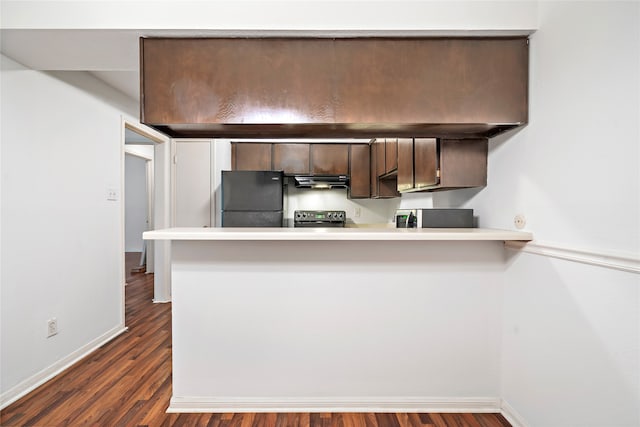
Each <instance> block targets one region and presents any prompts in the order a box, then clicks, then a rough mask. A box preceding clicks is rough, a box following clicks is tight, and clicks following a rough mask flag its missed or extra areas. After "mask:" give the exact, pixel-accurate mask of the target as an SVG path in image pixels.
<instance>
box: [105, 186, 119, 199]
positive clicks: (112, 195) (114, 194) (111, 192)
mask: <svg viewBox="0 0 640 427" xmlns="http://www.w3.org/2000/svg"><path fill="white" fill-rule="evenodd" d="M106 195H107V200H112V201H117V200H118V198H119V197H118V189H117V188H113V187H109V188H107V194H106Z"/></svg>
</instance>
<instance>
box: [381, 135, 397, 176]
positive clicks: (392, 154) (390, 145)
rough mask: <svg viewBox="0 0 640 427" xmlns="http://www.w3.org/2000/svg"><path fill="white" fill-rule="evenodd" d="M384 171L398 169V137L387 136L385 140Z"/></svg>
mask: <svg viewBox="0 0 640 427" xmlns="http://www.w3.org/2000/svg"><path fill="white" fill-rule="evenodd" d="M384 147H385V149H384V153H385V154H384V164H385V167H384V173H389V172H393V171H394V170H396V169H398V139H397V138H385V140H384Z"/></svg>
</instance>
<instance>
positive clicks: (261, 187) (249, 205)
mask: <svg viewBox="0 0 640 427" xmlns="http://www.w3.org/2000/svg"><path fill="white" fill-rule="evenodd" d="M283 181H284V175H283V173H282V172H274V171H222V206H221V207H222V210H223V211H282V186H283Z"/></svg>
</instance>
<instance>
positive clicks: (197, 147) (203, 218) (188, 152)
mask: <svg viewBox="0 0 640 427" xmlns="http://www.w3.org/2000/svg"><path fill="white" fill-rule="evenodd" d="M175 147H176V151H175V215H176V216H175V226H176V227H211V211H212V203H211V201H212V198H211V194H212V188H211V142H210V141H176V145H175Z"/></svg>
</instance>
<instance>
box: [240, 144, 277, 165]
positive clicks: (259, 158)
mask: <svg viewBox="0 0 640 427" xmlns="http://www.w3.org/2000/svg"><path fill="white" fill-rule="evenodd" d="M231 168H232V169H234V170H245V171H265V170H271V144H258V143H246V144H237V143H235V144H231Z"/></svg>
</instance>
